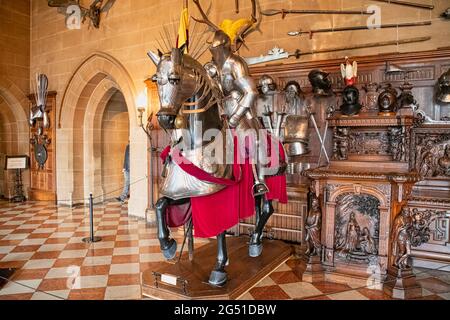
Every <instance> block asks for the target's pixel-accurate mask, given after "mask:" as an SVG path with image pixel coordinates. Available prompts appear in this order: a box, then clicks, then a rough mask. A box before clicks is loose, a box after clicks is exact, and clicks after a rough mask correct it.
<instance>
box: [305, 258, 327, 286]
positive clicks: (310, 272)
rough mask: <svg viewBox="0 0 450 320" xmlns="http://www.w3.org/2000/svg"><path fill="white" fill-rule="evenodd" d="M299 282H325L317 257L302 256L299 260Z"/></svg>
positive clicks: (320, 262)
mask: <svg viewBox="0 0 450 320" xmlns="http://www.w3.org/2000/svg"><path fill="white" fill-rule="evenodd" d="M300 268H301V270H302V272H301V273H300V274H301V280H302V281H303V282H308V283H315V282H322V281H325V273H324V271H325V270H324V269H323V267H322V261H321V259H320V257H319V256H314V257H308V256H304V257H302V259H301V267H300Z"/></svg>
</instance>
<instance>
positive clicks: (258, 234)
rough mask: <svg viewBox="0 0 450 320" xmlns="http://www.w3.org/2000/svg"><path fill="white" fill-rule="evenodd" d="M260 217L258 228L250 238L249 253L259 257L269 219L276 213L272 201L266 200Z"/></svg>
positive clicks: (253, 256)
mask: <svg viewBox="0 0 450 320" xmlns="http://www.w3.org/2000/svg"><path fill="white" fill-rule="evenodd" d="M263 202H264V203H263V206H262V210H261V214H260V217H259V219H257V224H256V229H255V232H254V233H253V235H252V238H251V239H250V246H249V255H250V257H252V258H256V257H259V256H260V255H261V253H262V250H263V243H262V239H263V234H264V228H265V227H266V224H267V221H269V219H270V217H271V216H272V215H273V213H274V211H275V210H274V209H273V205H272V201H268V200H264V201H263Z"/></svg>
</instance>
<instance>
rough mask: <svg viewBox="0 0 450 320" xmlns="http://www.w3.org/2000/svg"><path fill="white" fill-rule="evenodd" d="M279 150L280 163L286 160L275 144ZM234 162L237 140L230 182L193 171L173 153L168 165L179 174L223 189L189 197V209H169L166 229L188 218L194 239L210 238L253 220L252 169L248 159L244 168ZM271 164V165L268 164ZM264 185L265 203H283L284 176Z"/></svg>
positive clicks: (181, 207) (194, 169)
mask: <svg viewBox="0 0 450 320" xmlns="http://www.w3.org/2000/svg"><path fill="white" fill-rule="evenodd" d="M277 143H279V142H277ZM279 150H280V158H281V160H283V161H284V160H285V159H286V156H285V154H284V149H283V146H282V145H281V143H279ZM170 151H171V149H170V147H168V148H166V149H165V150H164V151H163V153H162V154H161V159H163V161H165V159H166V158H167V157H168V156H169V154H170ZM274 156H276V155H274ZM238 159H240V158H239V148H238V147H237V139H235V147H234V164H233V176H234V179H222V178H216V177H214V176H212V175H210V174H208V173H207V172H205V171H203V170H202V169H200V168H198V167H196V166H195V165H194V164H192V163H190V162H189V161H188V160H187V159H186V158H184V157H183V156H182V155H181V153H180V152H179V151H177V150H174V152H172V161H175V162H176V163H177V164H178V165H179V166H180V168H181V169H182V170H183V171H185V172H186V173H188V174H190V175H192V176H194V177H196V178H197V179H199V180H202V181H206V182H210V183H217V184H220V185H224V186H226V187H225V189H223V190H222V191H219V192H217V193H215V194H212V195H209V196H202V197H193V198H191V203H190V205H184V206H170V207H169V208H168V211H167V221H168V224H169V227H172V228H175V227H180V226H182V225H184V224H185V223H186V222H187V220H188V218H189V217H190V215H191V214H192V220H193V223H194V235H195V237H197V238H211V237H215V236H217V235H219V234H221V233H223V232H224V231H226V230H228V229H230V228H232V227H234V226H235V225H237V224H238V223H239V221H240V220H242V219H246V218H249V217H251V216H253V215H254V214H255V200H254V197H253V184H254V178H253V171H252V165H251V163H250V160H249V159H248V158H246V159H245V162H244V164H239V163H240V161H238ZM271 163H274V162H273V161H271ZM266 183H267V185H268V187H269V189H270V192H269V193H268V194H267V195H266V198H267V199H268V200H278V201H280V202H281V203H287V192H286V177H285V176H276V177H269V178H267V180H266Z"/></svg>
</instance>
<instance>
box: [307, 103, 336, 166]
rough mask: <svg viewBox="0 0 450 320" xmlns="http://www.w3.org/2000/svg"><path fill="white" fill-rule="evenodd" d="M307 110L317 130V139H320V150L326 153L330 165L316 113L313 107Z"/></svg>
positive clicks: (308, 107)
mask: <svg viewBox="0 0 450 320" xmlns="http://www.w3.org/2000/svg"><path fill="white" fill-rule="evenodd" d="M305 109H306V112H308V114H309V117H310V118H311V121H312V123H313V125H314V129H315V130H316V133H317V137H318V138H319V141H320V150H321V152H322V151H323V152H324V154H325V158H326V159H327V161H328V163H330V157H329V156H328V152H327V149H325V142H324V140H323V139H322V136H321V134H320V130H319V127H318V126H317V121H316V118H315V117H314V113H313V112H312V110H311V106H306V107H305ZM327 130H328V129H327ZM325 137H326V132H325Z"/></svg>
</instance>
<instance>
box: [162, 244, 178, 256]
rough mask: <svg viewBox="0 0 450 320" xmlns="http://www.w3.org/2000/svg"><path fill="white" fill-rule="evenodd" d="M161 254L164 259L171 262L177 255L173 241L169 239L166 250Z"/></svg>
mask: <svg viewBox="0 0 450 320" xmlns="http://www.w3.org/2000/svg"><path fill="white" fill-rule="evenodd" d="M162 252H163V255H164V258H166V259H167V260H172V259H173V258H175V256H176V254H177V242H176V241H175V240H174V239H170V241H169V245H168V247H167V249H163V250H162Z"/></svg>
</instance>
